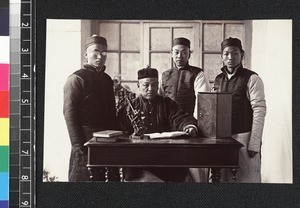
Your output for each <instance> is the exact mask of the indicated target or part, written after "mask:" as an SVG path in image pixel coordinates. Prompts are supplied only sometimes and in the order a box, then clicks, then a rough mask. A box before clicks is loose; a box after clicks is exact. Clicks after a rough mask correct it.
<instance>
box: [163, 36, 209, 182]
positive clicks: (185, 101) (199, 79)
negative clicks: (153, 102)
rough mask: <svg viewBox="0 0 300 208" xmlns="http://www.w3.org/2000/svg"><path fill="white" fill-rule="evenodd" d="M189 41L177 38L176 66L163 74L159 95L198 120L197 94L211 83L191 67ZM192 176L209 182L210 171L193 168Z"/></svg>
mask: <svg viewBox="0 0 300 208" xmlns="http://www.w3.org/2000/svg"><path fill="white" fill-rule="evenodd" d="M190 45H191V42H190V40H189V39H187V38H184V37H179V38H175V39H174V40H173V42H172V50H171V54H172V58H173V62H174V64H175V66H174V67H173V68H171V69H169V70H167V71H165V72H163V74H162V80H161V86H160V89H159V93H160V94H161V95H163V96H167V97H170V98H171V99H172V100H174V101H175V102H176V103H177V104H178V105H179V106H180V107H182V108H183V109H184V110H185V111H186V112H188V113H189V114H190V115H193V116H194V117H195V118H196V119H197V103H198V100H197V94H198V92H208V91H209V90H210V89H209V88H210V87H209V82H208V80H207V78H206V77H205V75H204V72H203V69H201V68H198V67H195V66H191V65H189V59H190V57H191V53H192V52H191V50H190V47H191V46H190ZM190 170H191V175H192V177H193V180H194V181H196V182H207V178H208V169H206V168H191V169H190Z"/></svg>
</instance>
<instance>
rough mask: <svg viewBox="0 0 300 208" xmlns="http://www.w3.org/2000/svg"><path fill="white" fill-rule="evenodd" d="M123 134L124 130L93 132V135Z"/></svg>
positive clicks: (112, 135) (113, 135)
mask: <svg viewBox="0 0 300 208" xmlns="http://www.w3.org/2000/svg"><path fill="white" fill-rule="evenodd" d="M122 134H123V132H122V131H118V130H104V131H97V132H93V137H104V138H111V137H115V136H120V135H122Z"/></svg>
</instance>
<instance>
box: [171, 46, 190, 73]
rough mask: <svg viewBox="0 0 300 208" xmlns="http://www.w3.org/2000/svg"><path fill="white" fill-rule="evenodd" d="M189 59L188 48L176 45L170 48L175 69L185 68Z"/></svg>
mask: <svg viewBox="0 0 300 208" xmlns="http://www.w3.org/2000/svg"><path fill="white" fill-rule="evenodd" d="M190 57H191V52H190V48H189V47H187V46H185V45H176V46H173V48H172V58H173V61H174V63H175V65H176V66H177V68H182V67H185V65H186V64H187V62H188V61H189V58H190Z"/></svg>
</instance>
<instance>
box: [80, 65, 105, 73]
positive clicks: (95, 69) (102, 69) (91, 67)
mask: <svg viewBox="0 0 300 208" xmlns="http://www.w3.org/2000/svg"><path fill="white" fill-rule="evenodd" d="M83 67H84V68H85V69H88V70H91V71H94V72H100V73H101V72H104V71H105V69H106V66H105V65H104V66H103V67H102V68H100V69H99V68H96V67H93V66H92V65H89V64H84V65H83Z"/></svg>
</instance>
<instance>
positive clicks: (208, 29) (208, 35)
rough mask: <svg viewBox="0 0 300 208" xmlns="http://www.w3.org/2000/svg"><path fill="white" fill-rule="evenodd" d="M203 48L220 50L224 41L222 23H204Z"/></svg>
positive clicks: (205, 49)
mask: <svg viewBox="0 0 300 208" xmlns="http://www.w3.org/2000/svg"><path fill="white" fill-rule="evenodd" d="M203 30H204V31H203V34H204V37H203V42H204V44H203V49H204V51H220V50H221V46H220V45H221V42H222V25H221V24H204V28H203Z"/></svg>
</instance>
